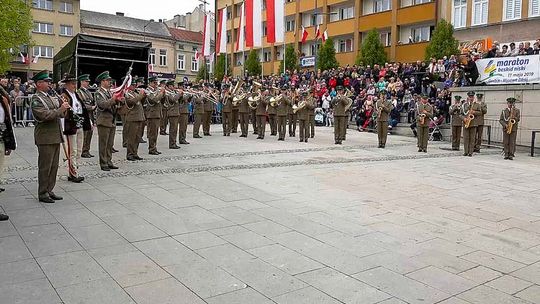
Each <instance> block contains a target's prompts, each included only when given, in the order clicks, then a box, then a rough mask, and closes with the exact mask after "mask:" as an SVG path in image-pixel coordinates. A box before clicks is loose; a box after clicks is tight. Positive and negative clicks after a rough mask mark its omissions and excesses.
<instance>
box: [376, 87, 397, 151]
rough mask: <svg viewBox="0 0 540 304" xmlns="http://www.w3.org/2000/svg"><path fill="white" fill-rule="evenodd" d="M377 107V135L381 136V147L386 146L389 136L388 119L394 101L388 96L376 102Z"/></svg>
mask: <svg viewBox="0 0 540 304" xmlns="http://www.w3.org/2000/svg"><path fill="white" fill-rule="evenodd" d="M375 108H376V109H377V112H378V115H377V136H378V138H379V148H383V149H384V147H386V139H387V138H388V120H389V116H390V112H391V111H392V109H393V108H394V106H393V105H392V102H391V101H390V100H388V99H386V98H384V97H383V98H382V99H380V100H379V101H377V103H376V104H375Z"/></svg>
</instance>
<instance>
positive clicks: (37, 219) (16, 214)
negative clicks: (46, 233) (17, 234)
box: [9, 208, 57, 228]
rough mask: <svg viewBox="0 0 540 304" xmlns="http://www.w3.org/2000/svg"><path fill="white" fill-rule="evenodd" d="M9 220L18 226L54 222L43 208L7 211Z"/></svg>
mask: <svg viewBox="0 0 540 304" xmlns="http://www.w3.org/2000/svg"><path fill="white" fill-rule="evenodd" d="M9 215H10V219H11V222H12V223H13V224H14V225H15V226H16V227H19V228H22V227H28V226H39V225H47V224H54V223H56V222H57V221H56V219H55V218H54V217H53V216H52V215H51V214H50V213H49V211H47V209H45V208H31V209H22V210H16V211H10V212H9Z"/></svg>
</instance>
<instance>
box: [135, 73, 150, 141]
mask: <svg viewBox="0 0 540 304" xmlns="http://www.w3.org/2000/svg"><path fill="white" fill-rule="evenodd" d="M144 83H145V79H144V77H139V78H137V88H139V89H141V90H140V91H144V92H145V95H144V96H145V97H144V100H143V102H142V106H143V114H144V121H143V122H142V124H141V128H140V130H139V132H140V135H141V136H140V139H141V140H140V143H141V144H145V143H146V140H144V139H143V137H144V128H146V126H147V123H146V109H147V108H148V107H147V105H146V85H145V84H144ZM147 137H148V134H147Z"/></svg>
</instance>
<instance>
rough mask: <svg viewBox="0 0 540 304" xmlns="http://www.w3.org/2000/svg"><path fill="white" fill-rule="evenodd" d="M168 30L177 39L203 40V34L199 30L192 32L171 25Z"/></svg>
mask: <svg viewBox="0 0 540 304" xmlns="http://www.w3.org/2000/svg"><path fill="white" fill-rule="evenodd" d="M169 32H170V33H171V35H172V36H173V38H174V39H175V40H177V41H189V42H195V43H202V42H203V34H202V33H201V32H192V31H187V30H182V29H177V28H172V27H170V28H169Z"/></svg>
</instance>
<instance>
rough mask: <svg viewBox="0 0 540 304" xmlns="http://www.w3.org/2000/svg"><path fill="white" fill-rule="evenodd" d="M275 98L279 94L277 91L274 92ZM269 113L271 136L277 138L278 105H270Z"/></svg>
mask: <svg viewBox="0 0 540 304" xmlns="http://www.w3.org/2000/svg"><path fill="white" fill-rule="evenodd" d="M273 93H274V98H275V97H276V96H275V95H276V94H277V93H278V92H276V90H274V92H273ZM266 110H267V112H268V123H269V124H270V136H276V135H277V104H276V103H275V102H274V103H270V102H269V103H268V107H267V109H266Z"/></svg>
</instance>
